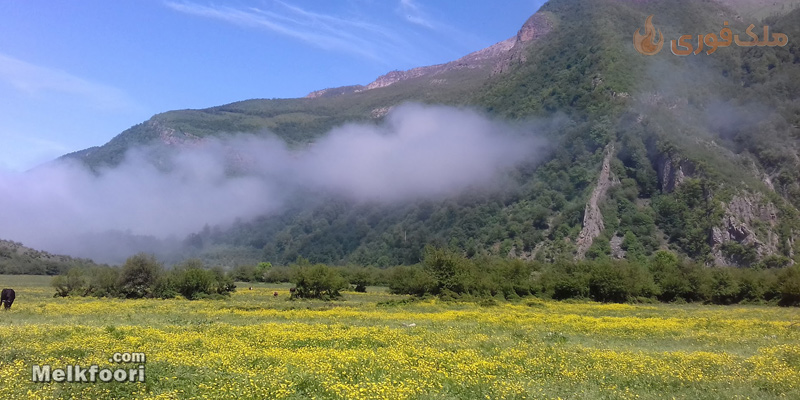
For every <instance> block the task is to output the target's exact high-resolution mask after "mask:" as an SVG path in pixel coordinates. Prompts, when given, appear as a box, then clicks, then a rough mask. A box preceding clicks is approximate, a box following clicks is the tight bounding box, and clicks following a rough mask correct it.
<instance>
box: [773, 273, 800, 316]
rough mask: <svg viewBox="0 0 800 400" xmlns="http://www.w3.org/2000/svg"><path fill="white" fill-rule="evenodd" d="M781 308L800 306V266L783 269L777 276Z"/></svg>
mask: <svg viewBox="0 0 800 400" xmlns="http://www.w3.org/2000/svg"><path fill="white" fill-rule="evenodd" d="M778 280H779V281H780V286H779V287H780V293H781V300H780V303H779V304H780V305H782V306H798V305H800V266H797V265H795V266H793V267H789V268H786V269H784V270H783V271H781V273H780V274H779V275H778Z"/></svg>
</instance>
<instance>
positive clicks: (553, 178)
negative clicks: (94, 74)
mask: <svg viewBox="0 0 800 400" xmlns="http://www.w3.org/2000/svg"><path fill="white" fill-rule="evenodd" d="M756 3H758V4H756ZM761 3H763V2H759V1H758V0H754V1H751V2H747V1H740V0H735V1H734V0H726V1H723V0H721V1H702V2H698V1H669V2H657V1H628V0H552V1H550V2H548V3H547V4H545V5H544V6H543V7H542V9H541V10H539V11H538V12H537V13H536V14H535V15H534V16H532V17H531V18H530V19H529V20H528V22H527V23H526V24H525V25H524V26H523V27H522V29H520V30H519V31H518V33H517V35H515V36H514V37H512V38H510V39H509V40H507V41H504V42H500V43H498V44H497V45H495V46H493V47H492V48H490V49H487V50H485V51H482V52H478V53H475V54H473V55H470V56H467V57H465V58H463V59H461V60H458V61H456V62H453V63H449V64H443V65H440V66H433V67H425V68H419V69H415V70H411V71H404V72H394V73H390V74H387V75H385V76H383V77H381V78H379V79H378V80H377V81H376V82H374V83H373V84H370V85H367V86H352V87H345V88H338V89H327V90H324V91H320V92H315V93H312V94H311V95H309V96H308V97H307V98H302V99H274V100H248V101H243V102H238V103H233V104H229V105H224V106H219V107H214V108H210V109H205V110H183V111H170V112H167V113H163V114H159V115H156V116H154V117H153V118H152V119H151V120H149V121H147V122H144V123H142V124H140V125H137V126H134V127H132V128H131V129H129V130H127V131H125V132H123V133H122V134H120V135H119V136H117V137H115V138H114V139H113V140H111V141H110V142H109V143H107V144H105V145H103V146H100V147H96V148H91V149H87V150H83V151H81V152H78V153H73V154H70V155H67V156H65V157H67V158H73V159H79V160H82V161H83V162H84V163H85V164H86V165H87V166H89V167H90V168H94V169H98V168H100V167H108V166H114V165H117V164H118V163H119V162H120V161H121V160H122V159H123V157H124V155H125V152H126V151H127V150H128V149H130V148H131V147H133V146H136V145H140V144H152V143H157V144H158V146H157V147H158V148H159V149H160V150H158V151H154V153H153V154H154V158H153V160H154V162H156V163H158V162H159V160H160V156H159V151H166V152H169V151H171V150H170V149H173V148H176V147H181V146H186V145H187V144H190V143H193V142H196V141H201V140H203V138H206V137H209V136H219V135H228V134H232V133H237V132H248V133H255V134H264V135H266V134H269V133H273V134H275V135H277V136H279V137H280V138H282V139H283V140H285V141H286V142H287V143H288V144H290V145H291V146H293V147H295V148H297V147H302V146H305V145H307V144H308V143H312V142H313V141H314V140H315V139H316V138H318V137H319V136H320V135H322V134H324V133H325V132H327V131H328V130H329V129H331V128H333V127H335V126H338V125H341V124H343V123H346V122H353V121H361V122H369V121H374V122H375V123H380V121H381V120H382V119H383V117H384V116H385V115H386V113H387V112H389V110H391V109H392V107H395V106H398V105H400V104H402V103H404V102H407V101H416V102H423V103H435V104H446V105H454V106H465V107H471V108H474V109H477V110H479V111H481V112H485V113H487V114H488V115H489V116H491V117H493V118H497V119H502V120H504V121H512V122H517V123H520V124H530V126H532V127H534V128H531V131H532V132H533V131H536V132H539V134H543V135H545V136H546V137H547V138H548V140H549V141H550V143H551V146H550V148H551V149H552V151H551V153H549V154H548V156H547V157H546V158H545V159H544V160H539V159H536V160H534V159H532V160H531V162H528V163H523V164H522V165H519V166H518V167H516V168H515V169H514V170H513V171H511V172H509V173H508V176H507V179H506V180H505V181H504V183H503V184H502V185H500V188H499V189H498V188H493V189H492V190H489V189H481V188H475V189H474V190H467V191H466V192H464V193H462V194H460V195H457V196H450V197H448V198H443V199H428V200H420V201H413V202H405V203H400V204H398V203H392V204H384V203H364V202H354V201H351V200H347V199H343V198H340V197H337V196H334V195H330V196H327V197H323V198H320V197H319V196H317V195H315V198H314V199H313V200H312V199H305V200H298V201H296V202H293V206H292V207H291V208H289V209H287V210H284V211H282V212H281V213H278V214H269V215H264V216H263V217H260V218H257V219H255V220H252V221H238V222H237V223H235V224H234V225H233V226H231V227H209V229H205V230H203V231H202V232H198V233H195V234H192V235H190V236H189V237H188V238H186V240H185V241H184V248H183V251H184V252H185V254H190V255H199V256H201V257H204V258H207V259H212V260H215V262H219V263H223V264H225V263H227V264H235V263H240V262H249V261H257V260H265V261H271V262H273V263H288V262H291V261H293V260H294V259H296V258H297V257H298V256H303V257H305V258H307V259H309V260H311V261H312V262H326V263H336V264H342V263H360V264H372V265H377V266H386V265H394V264H409V263H416V262H418V261H419V259H420V255H421V251H422V249H423V247H424V246H425V245H426V244H429V243H437V244H440V245H446V246H452V247H455V248H458V249H461V250H462V251H463V252H464V253H465V254H467V255H474V254H478V253H491V254H498V255H502V256H509V257H522V258H528V259H540V260H544V261H553V260H556V259H559V258H570V259H571V258H581V257H586V258H602V257H614V258H628V259H632V260H637V259H639V258H641V257H646V256H648V255H650V254H652V252H654V251H655V250H657V249H659V248H668V249H672V250H673V251H675V252H677V253H680V254H682V255H685V256H688V257H691V258H693V259H695V260H697V261H699V262H703V263H706V264H708V265H715V264H716V265H743V266H744V265H753V264H756V263H762V264H769V265H771V266H772V265H784V264H787V263H791V262H793V260H794V259H796V258H797V257H798V249H797V244H796V243H797V242H796V241H797V239H798V238H800V218H799V217H798V208H800V156H799V154H800V99H799V98H798V96H799V95H800V44H799V43H800V26H799V25H798V23H797V22H798V21H800V10H798V9H797V8H796V7H795V6H794V5H795V3H794V2H787V3H783V4H780V5H774V6H770V5H768V4H761ZM649 15H654V19H653V23H654V24H655V26H656V28H657V29H658V30H660V31H661V32H662V33H663V36H664V37H665V44H664V47H663V50H662V51H661V52H660V53H658V54H656V55H654V56H645V55H642V54H640V53H638V52H636V50H635V49H634V46H633V43H632V38H633V33H634V32H635V31H636V30H637V29H642V30H644V24H645V19H646V18H647V17H648V16H649ZM762 18H763V19H762ZM725 21H728V22H729V27H730V28H731V30H732V32H733V33H735V34H737V35H741V36H742V37H746V35H745V31H746V30H747V28H748V26H749V25H750V24H754V25H755V26H756V27H757V28H756V29H755V30H754V32H758V33H759V34H760V33H761V32H762V30H761V28H762V26H763V25H768V26H769V27H770V31H771V32H773V33H775V32H780V33H784V34H786V35H787V37H788V38H789V41H788V45H786V46H783V47H777V46H776V47H766V46H752V47H743V46H736V45H731V46H729V47H724V48H723V47H720V48H718V49H717V50H716V51H715V52H714V53H713V54H707V52H706V51H703V52H701V53H699V54H696V55H695V54H691V55H688V56H677V55H674V54H672V52H671V51H670V41H671V40H674V39H675V40H676V39H678V38H679V37H680V36H681V35H693V37H694V38H695V41H696V38H697V35H698V34H706V33H712V32H713V33H716V34H719V33H720V32H721V30H722V29H723V28H724V27H725V26H724V25H723V23H724V22H725ZM309 197H310V196H309ZM242 255H245V256H244V257H243V256H242Z"/></svg>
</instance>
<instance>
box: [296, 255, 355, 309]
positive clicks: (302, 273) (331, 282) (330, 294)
mask: <svg viewBox="0 0 800 400" xmlns="http://www.w3.org/2000/svg"><path fill="white" fill-rule="evenodd" d="M292 281H293V282H294V284H295V291H294V293H292V298H315V299H325V300H332V299H335V298H337V297H339V296H340V295H341V294H340V293H339V291H340V290H342V289H346V288H347V286H348V285H347V281H345V280H344V278H342V276H341V275H340V274H339V272H338V271H336V270H334V269H333V268H331V267H328V266H327V265H324V264H316V265H313V266H299V267H297V270H296V272H295V275H294V279H293V280H292Z"/></svg>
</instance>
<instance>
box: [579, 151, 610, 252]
mask: <svg viewBox="0 0 800 400" xmlns="http://www.w3.org/2000/svg"><path fill="white" fill-rule="evenodd" d="M605 153H606V154H605V157H604V158H603V169H602V170H601V171H600V177H599V178H597V186H595V188H594V190H593V191H592V196H591V197H590V198H589V202H588V203H586V209H585V210H584V212H583V229H581V233H580V234H578V240H577V242H576V247H577V249H578V253H577V255H576V257H577V258H578V259H583V258H584V256H585V255H586V251H587V250H589V247H591V246H592V242H594V239H595V238H596V237H598V236H600V233H601V232H603V229H605V226H604V224H603V214H602V213H600V206H599V204H600V201H601V200H602V199H603V198H605V195H606V192H607V191H608V188H610V187H611V186H612V185H613V184H614V179H612V174H611V158H612V157H614V145H613V144H609V145H608V146H607V147H606V151H605Z"/></svg>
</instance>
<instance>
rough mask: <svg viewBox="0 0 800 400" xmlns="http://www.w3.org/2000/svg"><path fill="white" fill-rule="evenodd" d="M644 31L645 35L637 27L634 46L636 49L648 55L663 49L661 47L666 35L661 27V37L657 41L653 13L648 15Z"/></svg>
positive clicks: (659, 32)
mask: <svg viewBox="0 0 800 400" xmlns="http://www.w3.org/2000/svg"><path fill="white" fill-rule="evenodd" d="M644 32H645V34H644V35H640V34H639V29H637V30H636V32H635V33H634V34H633V47H634V48H635V49H636V51H638V52H639V53H642V54H644V55H646V56H652V55H654V54H656V53H658V52H659V51H661V48H662V47H663V46H664V35H663V34H662V33H661V30H660V29H659V30H658V34H659V35H660V37H661V38H660V39H659V40H658V41H657V42H656V40H655V39H656V27H655V26H653V16H652V15H651V16H649V17H647V20H646V21H645V23H644Z"/></svg>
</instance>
